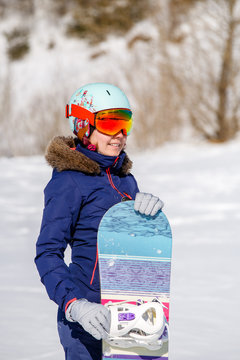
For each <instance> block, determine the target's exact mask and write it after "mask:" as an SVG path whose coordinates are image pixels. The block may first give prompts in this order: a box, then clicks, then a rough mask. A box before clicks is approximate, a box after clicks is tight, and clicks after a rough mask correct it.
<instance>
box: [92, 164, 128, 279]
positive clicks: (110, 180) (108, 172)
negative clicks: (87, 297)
mask: <svg viewBox="0 0 240 360" xmlns="http://www.w3.org/2000/svg"><path fill="white" fill-rule="evenodd" d="M106 173H107V177H108V181H109V182H110V184H111V186H112V188H113V189H114V190H116V191H117V192H118V194H119V195H121V197H122V198H125V197H127V198H128V199H129V200H132V197H131V196H130V195H128V194H127V193H125V192H124V193H123V194H122V193H121V191H119V190H118V189H117V188H116V186H115V185H114V183H113V180H112V177H111V172H110V168H108V169H107V170H106ZM97 263H98V246H97V252H96V260H95V264H94V269H93V272H92V277H91V281H90V285H92V283H93V279H94V275H95V272H96V268H97Z"/></svg>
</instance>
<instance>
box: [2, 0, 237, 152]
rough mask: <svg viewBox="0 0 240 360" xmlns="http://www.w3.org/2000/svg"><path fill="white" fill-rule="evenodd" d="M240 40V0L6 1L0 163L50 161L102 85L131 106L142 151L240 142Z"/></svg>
mask: <svg viewBox="0 0 240 360" xmlns="http://www.w3.org/2000/svg"><path fill="white" fill-rule="evenodd" d="M239 35H240V1H239V0H162V1H160V0H140V1H135V0H118V1H108V0H90V1H84V0H57V1H53V0H21V1H17V0H0V54H1V55H0V131H1V134H2V135H4V136H2V138H1V143H0V155H5V156H14V155H29V154H39V153H43V151H44V150H45V147H46V144H47V143H48V141H49V140H50V139H51V138H52V136H53V135H55V134H62V133H65V134H66V133H67V132H68V131H69V130H68V126H67V121H66V120H65V119H64V116H65V115H64V106H65V103H67V102H68V100H69V98H70V96H71V95H72V93H73V92H74V91H75V90H76V89H77V88H78V87H80V86H82V85H83V84H85V83H88V82H97V81H104V82H112V83H114V84H116V85H118V86H120V87H121V88H122V89H123V90H124V91H125V92H126V93H127V95H128V97H129V98H130V101H131V104H132V106H133V110H134V117H135V120H136V124H137V126H135V131H134V134H133V136H132V137H131V141H130V143H131V144H132V146H134V148H142V149H143V148H146V147H156V146H158V145H161V144H162V143H164V142H166V141H168V140H179V139H186V138H193V137H200V138H201V139H204V140H206V141H211V142H226V141H228V140H230V139H233V138H234V137H235V136H236V134H237V132H238V130H239V119H240V61H239V59H240V36H239ZM153 129H154V131H152V130H153ZM16 135H17V136H16ZM13 136H14V141H13Z"/></svg>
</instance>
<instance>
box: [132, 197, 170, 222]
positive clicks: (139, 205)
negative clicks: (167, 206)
mask: <svg viewBox="0 0 240 360" xmlns="http://www.w3.org/2000/svg"><path fill="white" fill-rule="evenodd" d="M163 206H164V203H163V201H162V200H160V199H159V198H158V197H157V196H153V195H152V194H146V193H142V192H139V193H137V194H136V198H135V202H134V210H135V211H139V212H140V213H141V214H143V215H150V216H154V215H156V214H157V212H158V211H159V210H161V209H162V208H163Z"/></svg>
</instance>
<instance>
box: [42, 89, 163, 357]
mask: <svg viewBox="0 0 240 360" xmlns="http://www.w3.org/2000/svg"><path fill="white" fill-rule="evenodd" d="M66 116H67V117H68V119H69V122H70V126H71V129H72V131H73V133H74V134H75V135H76V137H75V138H73V137H66V138H65V137H56V138H54V139H53V140H52V142H51V143H50V145H49V146H48V149H47V153H46V159H47V161H48V163H49V164H50V165H51V166H52V167H53V174H52V178H51V180H50V182H49V183H48V185H47V186H46V188H45V208H44V212H43V219H42V225H41V230H40V235H39V238H38V241H37V255H36V258H35V262H36V266H37V268H38V271H39V274H40V276H41V281H42V282H43V284H44V285H45V287H46V289H47V292H48V295H49V297H50V299H52V300H53V301H55V302H56V303H57V304H58V306H59V311H58V331H59V336H60V340H61V343H62V345H63V347H64V350H65V358H66V359H68V360H70V359H71V360H73V359H74V360H78V359H79V360H99V359H101V339H103V338H105V337H106V333H107V332H108V330H109V326H110V315H109V311H108V310H107V308H105V307H104V306H103V305H101V304H100V286H99V272H98V271H99V270H98V261H97V260H98V259H97V246H96V244H97V231H98V226H99V223H100V220H101V219H102V217H103V215H104V214H105V212H106V211H107V210H108V209H109V208H110V207H111V206H113V205H114V204H116V203H118V202H120V201H122V200H126V199H135V210H136V211H140V212H141V213H142V214H146V215H155V214H156V213H157V212H158V211H159V210H160V209H161V208H162V206H163V203H162V201H161V200H160V199H159V198H157V197H155V196H152V195H151V194H144V193H140V192H139V190H138V186H137V183H136V180H135V179H134V177H133V175H131V174H130V170H131V166H132V162H131V161H130V160H129V158H128V156H127V155H126V153H125V152H124V149H125V146H126V142H127V136H128V135H129V133H130V131H131V128H132V112H131V108H130V104H129V102H128V99H127V97H126V96H125V94H124V93H123V92H122V91H121V90H120V89H119V88H117V87H116V86H114V85H110V84H105V83H95V84H88V85H85V86H83V87H81V88H80V89H78V90H77V91H76V92H75V93H74V94H73V96H72V97H71V99H70V102H69V105H67V107H66ZM68 245H70V247H71V250H72V262H71V264H70V265H69V266H67V265H66V264H65V262H64V251H65V249H66V247H67V246H68Z"/></svg>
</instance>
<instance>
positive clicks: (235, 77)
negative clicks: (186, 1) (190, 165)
mask: <svg viewBox="0 0 240 360" xmlns="http://www.w3.org/2000/svg"><path fill="white" fill-rule="evenodd" d="M196 3H197V6H196V7H195V9H194V11H192V13H190V14H188V15H189V18H188V19H187V21H186V22H185V24H186V23H187V25H188V27H187V30H186V25H185V30H186V31H185V34H184V36H182V34H181V24H180V25H179V24H178V27H179V32H180V35H181V36H180V35H179V36H178V38H181V41H182V42H181V44H180V45H179V48H178V51H179V52H178V55H179V57H178V60H180V61H179V63H178V64H177V62H176V59H175V72H176V73H178V74H179V73H181V74H182V75H181V76H182V79H181V81H182V84H183V87H182V88H183V90H184V99H183V100H184V101H183V102H184V106H185V108H186V111H187V113H188V116H189V118H190V120H191V122H192V124H193V126H194V127H195V128H196V129H197V130H198V131H199V132H200V133H201V134H203V135H204V136H205V138H207V139H208V140H210V141H217V142H223V141H227V140H229V139H231V138H233V137H234V136H235V135H236V133H237V131H238V130H239V110H240V92H239V86H238V82H239V74H240V64H239V61H238V59H239V53H240V47H239V45H240V44H239V42H238V36H239V32H238V30H239V24H240V6H239V5H240V4H239V0H218V1H216V0H208V1H205V2H203V1H202V2H199V1H196ZM185 20H186V19H185ZM183 33H184V32H183ZM178 77H179V76H178Z"/></svg>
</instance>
